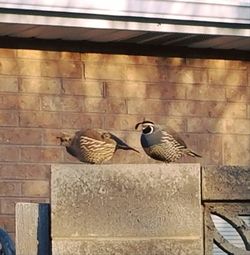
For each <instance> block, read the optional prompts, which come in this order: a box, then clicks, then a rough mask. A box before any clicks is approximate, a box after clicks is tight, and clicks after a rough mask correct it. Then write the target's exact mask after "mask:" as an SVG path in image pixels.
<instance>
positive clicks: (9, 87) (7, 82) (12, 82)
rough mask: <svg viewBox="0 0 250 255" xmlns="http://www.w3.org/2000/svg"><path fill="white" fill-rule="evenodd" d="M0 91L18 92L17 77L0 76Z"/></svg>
mask: <svg viewBox="0 0 250 255" xmlns="http://www.w3.org/2000/svg"><path fill="white" fill-rule="evenodd" d="M0 92H18V80H17V78H14V77H0Z"/></svg>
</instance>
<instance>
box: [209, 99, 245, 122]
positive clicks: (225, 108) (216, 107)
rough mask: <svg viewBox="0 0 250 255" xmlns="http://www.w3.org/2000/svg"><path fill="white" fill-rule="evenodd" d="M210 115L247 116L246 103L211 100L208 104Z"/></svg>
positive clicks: (225, 116) (226, 116)
mask: <svg viewBox="0 0 250 255" xmlns="http://www.w3.org/2000/svg"><path fill="white" fill-rule="evenodd" d="M208 108H209V110H208V115H209V116H210V117H224V118H246V115H247V112H246V111H247V109H246V104H240V103H222V102H211V103H209V106H208Z"/></svg>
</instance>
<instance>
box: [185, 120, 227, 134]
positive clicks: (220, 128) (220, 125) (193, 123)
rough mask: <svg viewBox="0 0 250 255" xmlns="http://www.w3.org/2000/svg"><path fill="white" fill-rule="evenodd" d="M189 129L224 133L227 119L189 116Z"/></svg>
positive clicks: (199, 131)
mask: <svg viewBox="0 0 250 255" xmlns="http://www.w3.org/2000/svg"><path fill="white" fill-rule="evenodd" d="M187 131H188V132H198V133H201V132H202V133H224V131H225V119H219V118H190V117H189V118H188V119H187Z"/></svg>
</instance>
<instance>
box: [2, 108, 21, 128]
mask: <svg viewBox="0 0 250 255" xmlns="http://www.w3.org/2000/svg"><path fill="white" fill-rule="evenodd" d="M0 125H1V126H3V127H13V126H17V125H18V113H17V112H15V111H0Z"/></svg>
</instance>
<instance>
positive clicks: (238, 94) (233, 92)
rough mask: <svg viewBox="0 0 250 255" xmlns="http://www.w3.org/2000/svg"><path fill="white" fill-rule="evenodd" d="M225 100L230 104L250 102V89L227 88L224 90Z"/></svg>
mask: <svg viewBox="0 0 250 255" xmlns="http://www.w3.org/2000/svg"><path fill="white" fill-rule="evenodd" d="M226 98H227V101H230V102H250V88H249V87H240V86H239V87H228V88H226Z"/></svg>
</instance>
